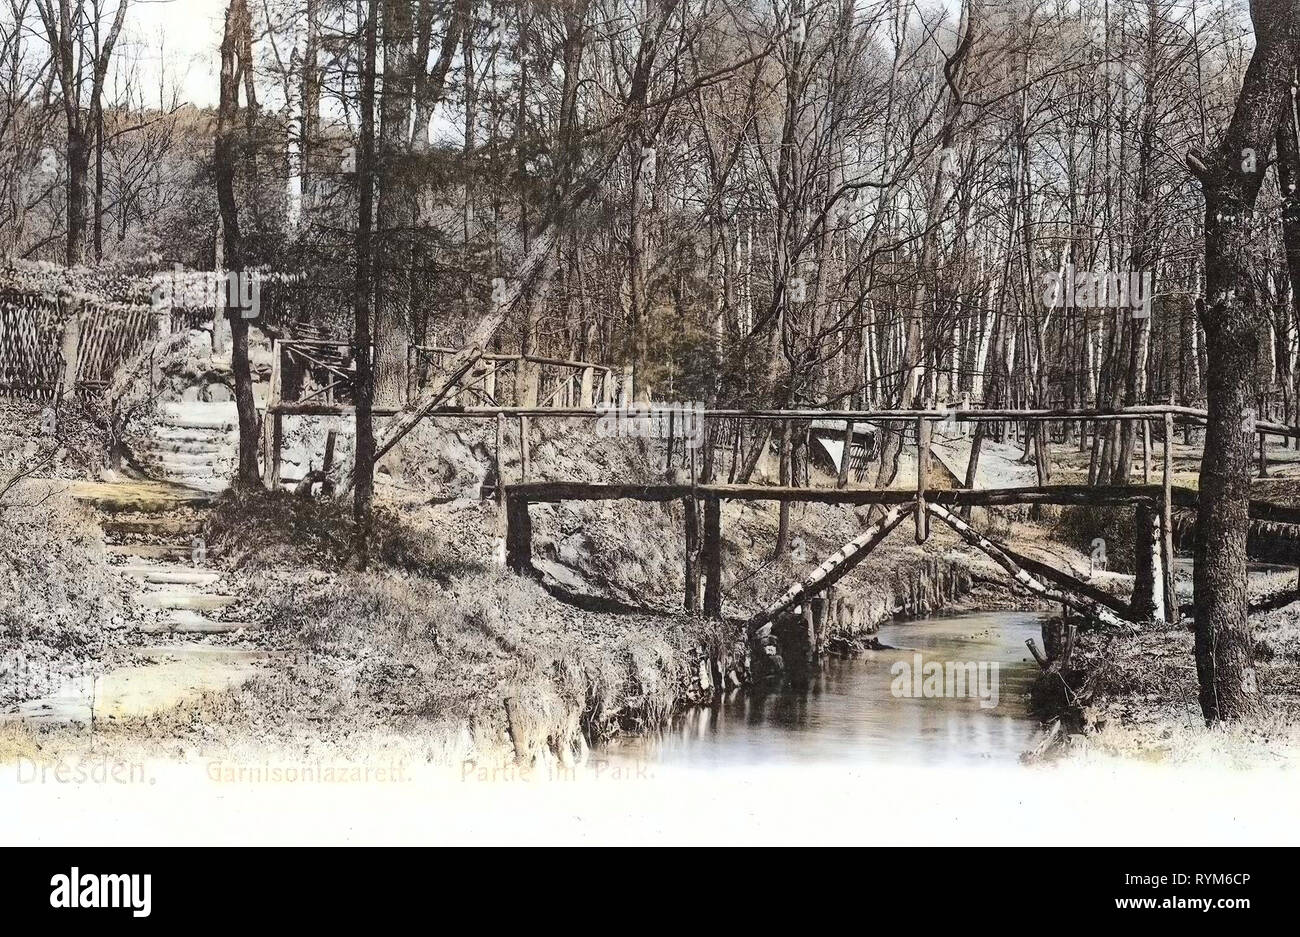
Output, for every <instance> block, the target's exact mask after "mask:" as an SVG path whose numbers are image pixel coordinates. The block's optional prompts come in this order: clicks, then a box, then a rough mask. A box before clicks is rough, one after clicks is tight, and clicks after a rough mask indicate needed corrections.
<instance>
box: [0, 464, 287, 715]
mask: <svg viewBox="0 0 1300 937" xmlns="http://www.w3.org/2000/svg"><path fill="white" fill-rule="evenodd" d="M67 490H68V492H69V493H70V494H71V495H72V496H73V497H75V498H77V499H78V500H80V501H82V502H84V503H86V504H89V505H91V506H92V507H93V508H94V509H95V511H96V513H97V514H98V516H99V520H100V524H101V526H102V527H103V529H104V534H105V552H106V554H107V560H108V563H109V565H110V566H111V567H112V568H113V569H114V570H115V571H117V572H120V573H122V574H124V575H125V576H127V577H129V579H130V580H131V581H133V582H134V584H135V588H134V590H133V592H132V594H131V602H130V609H129V620H128V621H126V622H124V623H123V624H124V625H125V626H127V627H132V628H135V629H138V631H139V632H140V633H141V634H143V635H147V636H149V638H148V642H149V643H146V644H144V645H142V646H134V647H126V648H120V649H116V650H114V651H113V652H111V654H110V657H109V660H110V661H111V663H109V664H108V669H107V670H106V671H105V672H103V673H102V674H100V675H98V676H96V677H94V678H93V679H92V678H89V677H83V678H77V679H73V680H70V681H68V682H67V683H66V684H65V685H64V686H62V687H60V688H59V689H58V690H57V691H55V692H54V693H51V694H50V695H48V696H44V697H41V698H38V699H33V700H29V701H27V702H25V703H22V704H20V705H19V706H18V707H17V709H16V711H15V712H13V713H9V714H8V715H7V718H19V719H22V720H25V721H28V722H32V723H37V724H42V723H44V724H64V725H70V724H80V725H82V726H88V725H91V724H92V718H93V721H94V723H97V724H102V723H103V721H104V720H108V719H126V718H134V717H140V716H147V715H150V714H153V713H157V712H162V711H165V710H168V709H172V708H174V707H175V706H177V705H179V704H181V703H184V702H186V701H189V700H193V699H197V698H198V697H200V696H201V695H202V694H204V693H206V692H212V691H218V690H223V689H226V688H229V687H232V686H237V685H239V684H241V683H243V682H244V681H246V680H247V679H248V678H249V677H251V676H252V675H253V674H254V673H255V672H256V670H257V668H258V666H259V664H260V663H261V662H262V661H265V660H266V659H267V658H268V656H269V655H268V654H267V653H266V652H265V651H262V650H258V649H250V648H244V647H235V646H230V645H228V644H223V643H213V642H212V638H213V636H220V635H228V636H231V637H232V638H236V639H238V638H240V637H243V636H244V635H245V634H246V633H250V632H252V631H253V630H256V628H255V626H253V625H250V624H249V623H247V622H242V621H238V620H234V619H231V618H229V617H227V616H228V613H227V612H226V610H227V609H228V608H229V607H230V606H231V605H233V604H234V603H235V601H236V597H235V596H234V595H231V594H229V592H227V591H226V590H225V589H224V588H223V585H224V580H223V576H222V574H221V572H220V571H219V570H217V569H216V568H214V567H213V566H212V565H210V562H209V561H210V556H209V555H208V554H207V552H206V548H205V546H204V544H203V543H202V540H201V539H196V538H198V535H199V534H200V533H201V531H202V526H203V513H204V512H205V511H206V510H207V509H208V508H209V506H210V503H211V499H212V495H211V494H210V493H209V492H207V491H204V490H201V489H198V488H193V487H187V486H184V485H177V484H174V483H169V482H153V481H119V482H74V483H71V484H70V485H69V486H68V489H67Z"/></svg>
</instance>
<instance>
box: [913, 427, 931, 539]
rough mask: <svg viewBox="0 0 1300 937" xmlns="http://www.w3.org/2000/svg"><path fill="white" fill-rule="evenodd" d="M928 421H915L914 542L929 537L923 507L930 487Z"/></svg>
mask: <svg viewBox="0 0 1300 937" xmlns="http://www.w3.org/2000/svg"><path fill="white" fill-rule="evenodd" d="M932 428H933V427H932V426H931V425H930V421H929V420H927V419H926V418H925V417H921V418H920V419H918V420H917V421H916V509H915V514H914V517H915V523H916V542H917V543H925V542H926V541H927V540H929V539H930V515H929V512H927V511H926V509H925V490H926V489H927V488H929V487H930V432H931V430H932Z"/></svg>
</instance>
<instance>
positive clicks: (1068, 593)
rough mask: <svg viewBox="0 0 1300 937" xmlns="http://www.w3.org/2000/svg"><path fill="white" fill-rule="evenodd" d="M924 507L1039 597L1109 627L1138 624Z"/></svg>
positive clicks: (947, 514)
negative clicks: (1042, 575)
mask: <svg viewBox="0 0 1300 937" xmlns="http://www.w3.org/2000/svg"><path fill="white" fill-rule="evenodd" d="M926 509H927V510H928V511H929V512H930V513H931V514H933V515H934V516H935V517H937V518H939V520H941V521H943V522H944V523H946V524H947V525H948V526H949V527H951V528H952V529H953V530H955V531H956V532H957V534H958V536H960V537H961V538H962V539H963V540H965V541H966V542H967V543H969V544H970V545H971V546H973V547H977V548H979V549H980V550H981V551H983V552H984V553H985V554H986V555H987V556H988V557H989V559H991V560H993V562H995V563H997V564H998V565H999V566H1001V567H1002V568H1003V569H1004V570H1006V571H1007V573H1008V574H1009V575H1010V576H1011V578H1012V579H1013V580H1014V581H1015V582H1017V583H1019V584H1020V585H1021V586H1024V587H1025V588H1026V589H1028V590H1029V591H1030V592H1032V593H1034V594H1035V595H1037V596H1039V597H1040V598H1043V599H1047V600H1048V601H1051V602H1057V603H1060V604H1062V605H1067V606H1069V607H1070V608H1072V609H1074V610H1075V611H1076V612H1078V613H1079V614H1081V615H1084V616H1085V617H1087V618H1091V619H1092V620H1093V621H1098V622H1101V623H1102V624H1104V625H1109V626H1110V627H1112V628H1120V629H1123V630H1125V631H1136V630H1137V626H1136V625H1134V624H1133V623H1132V622H1131V621H1127V620H1126V619H1124V618H1121V617H1120V616H1119V615H1116V614H1115V613H1114V612H1113V611H1111V610H1110V609H1109V608H1107V607H1106V606H1105V605H1103V604H1101V603H1100V602H1097V601H1095V600H1093V599H1090V598H1088V597H1086V596H1083V595H1080V594H1079V593H1078V592H1077V591H1076V590H1075V588H1073V587H1068V588H1066V587H1062V588H1054V587H1052V586H1049V585H1047V584H1046V583H1044V582H1042V581H1041V580H1039V579H1037V578H1035V577H1034V576H1032V575H1030V574H1029V573H1028V572H1027V571H1026V570H1025V569H1024V568H1023V567H1021V566H1020V564H1018V563H1017V562H1016V561H1015V560H1013V559H1012V558H1011V557H1010V556H1008V555H1007V553H1006V551H1005V550H1003V549H1002V548H1001V547H999V546H998V545H997V544H995V543H994V542H993V541H992V540H989V539H988V538H987V537H984V536H982V535H981V534H979V533H978V532H977V531H975V530H974V528H972V527H971V526H970V525H969V524H967V523H966V522H965V521H963V520H962V519H961V518H959V517H957V516H955V515H954V514H952V513H951V512H950V511H948V509H947V508H944V507H941V506H940V505H937V504H927V505H926ZM1060 575H1061V576H1062V577H1065V575H1066V574H1065V573H1061V574H1060Z"/></svg>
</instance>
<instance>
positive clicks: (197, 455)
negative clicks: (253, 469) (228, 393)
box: [132, 401, 239, 492]
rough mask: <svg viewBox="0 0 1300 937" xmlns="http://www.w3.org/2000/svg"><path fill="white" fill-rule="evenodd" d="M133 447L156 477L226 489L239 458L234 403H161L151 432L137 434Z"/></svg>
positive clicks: (200, 487) (196, 486)
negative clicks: (158, 417) (143, 435)
mask: <svg viewBox="0 0 1300 937" xmlns="http://www.w3.org/2000/svg"><path fill="white" fill-rule="evenodd" d="M132 448H133V449H134V451H135V454H136V456H137V458H138V460H139V461H140V464H141V465H142V466H144V468H145V469H146V470H147V471H148V472H149V474H150V475H151V476H152V477H154V478H157V479H159V480H162V481H166V482H172V483H174V484H177V485H182V486H185V487H187V488H194V489H197V490H199V491H207V492H220V491H224V490H225V489H226V488H228V487H229V485H230V479H231V478H232V477H233V476H234V474H235V468H236V466H237V464H238V461H239V415H238V413H237V411H236V410H235V404H234V402H233V401H227V402H222V403H206V402H200V401H178V402H174V403H165V404H163V405H162V412H161V418H160V420H159V421H158V423H157V424H156V425H155V426H154V428H153V432H152V433H151V434H150V435H149V436H148V437H147V438H145V439H143V440H135V441H134V445H133V447H132Z"/></svg>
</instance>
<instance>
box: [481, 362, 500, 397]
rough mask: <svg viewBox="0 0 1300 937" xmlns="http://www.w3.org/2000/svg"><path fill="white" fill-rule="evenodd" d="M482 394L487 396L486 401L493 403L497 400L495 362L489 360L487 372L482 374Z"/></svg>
mask: <svg viewBox="0 0 1300 937" xmlns="http://www.w3.org/2000/svg"><path fill="white" fill-rule="evenodd" d="M483 396H485V397H487V399H488V402H489V403H491V404H493V405H495V404H496V402H497V363H496V362H495V361H489V362H488V363H487V373H486V374H484V375H483Z"/></svg>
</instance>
